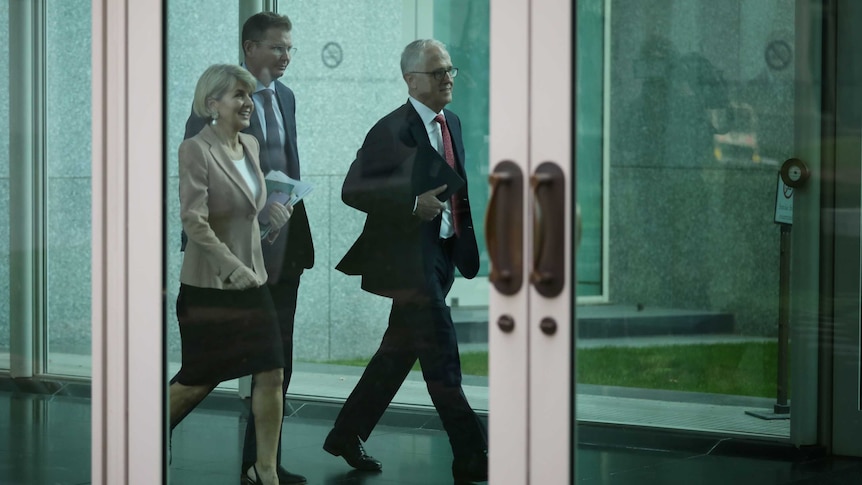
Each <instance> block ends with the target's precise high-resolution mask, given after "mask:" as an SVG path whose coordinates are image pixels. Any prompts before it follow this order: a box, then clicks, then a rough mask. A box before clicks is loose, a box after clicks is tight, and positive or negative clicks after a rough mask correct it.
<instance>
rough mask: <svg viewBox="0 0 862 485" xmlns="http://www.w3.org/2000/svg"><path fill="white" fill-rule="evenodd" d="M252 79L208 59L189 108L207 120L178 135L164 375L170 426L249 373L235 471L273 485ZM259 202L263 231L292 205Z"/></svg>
mask: <svg viewBox="0 0 862 485" xmlns="http://www.w3.org/2000/svg"><path fill="white" fill-rule="evenodd" d="M255 85H256V81H255V79H254V77H252V76H251V74H250V73H249V72H248V71H246V70H245V69H243V68H242V67H239V66H234V65H229V64H219V65H214V66H211V67H210V68H208V69H207V70H206V71H205V72H204V74H203V75H202V76H201V78H200V79H199V80H198V84H197V87H196V89H195V100H194V105H193V109H194V111H195V113H196V114H198V115H199V116H202V117H206V118H208V119H209V120H210V123H209V124H208V125H206V126H204V128H203V129H202V130H201V131H200V133H198V134H197V135H195V136H194V137H192V138H189V139H187V140H185V141H184V142H183V143H182V144H181V145H180V149H179V186H180V217H181V218H182V223H183V229H184V230H185V233H186V234H187V235H188V243H187V245H186V248H185V255H184V256H183V265H182V269H181V271H180V292H179V296H178V298H177V318H178V320H179V325H180V336H181V339H182V368H181V369H180V371H179V372H178V373H177V375H176V376H175V377H174V378H173V379H172V380H171V387H170V408H171V411H170V412H171V429H173V427H174V426H176V425H177V424H179V421H180V420H182V418H183V417H185V416H186V415H187V414H188V413H189V412H190V411H191V410H192V409H193V408H194V407H195V406H196V405H197V404H198V403H200V401H201V400H202V399H203V398H204V397H205V396H206V395H207V394H209V392H210V391H212V389H214V388H215V386H216V385H217V384H218V383H219V382H221V381H224V380H228V379H233V378H237V377H240V376H244V375H249V374H251V375H252V376H253V379H254V386H253V388H252V389H253V391H252V396H251V406H252V410H253V412H254V419H255V428H256V429H257V430H258V432H257V462H256V463H255V464H254V466H253V467H252V468H250V469H249V471H248V472H247V473H246V474H244V475H243V477H242V480H243V483H247V484H267V485H275V484H277V483H278V477H277V474H276V449H277V445H278V437H279V430H280V428H281V418H282V406H283V400H282V395H281V385H282V369H283V367H284V357H283V352H282V349H281V337H280V333H279V329H278V325H277V321H276V316H275V309H274V307H273V303H272V299H271V297H270V295H269V291H268V289H267V287H266V285H264V283H265V282H266V279H267V274H266V269H264V263H263V254H262V252H261V228H260V225H259V223H258V215H259V213H260V212H261V210H262V209H263V208H264V206H265V205H266V201H267V194H266V186H265V183H264V179H263V173H262V172H261V170H260V162H259V158H258V155H259V147H258V142H257V139H256V138H254V137H253V136H251V135H246V134H244V133H240V131H241V130H243V129H245V128H247V127H248V126H249V120H250V117H251V115H252V112H253V111H254V104H253V103H252V101H251V93H252V92H253V91H254V87H255ZM267 212H268V224H269V225H268V226H266V227H265V228H264V231H265V232H266V233H269V234H270V235H275V234H277V232H278V229H279V228H280V227H281V226H282V225H284V223H285V222H287V220H288V218H289V217H290V213H291V208H289V207H285V206H284V205H281V204H278V203H270V204H269V206H268V207H267ZM268 239H269V238H268ZM263 244H267V242H264V243H263Z"/></svg>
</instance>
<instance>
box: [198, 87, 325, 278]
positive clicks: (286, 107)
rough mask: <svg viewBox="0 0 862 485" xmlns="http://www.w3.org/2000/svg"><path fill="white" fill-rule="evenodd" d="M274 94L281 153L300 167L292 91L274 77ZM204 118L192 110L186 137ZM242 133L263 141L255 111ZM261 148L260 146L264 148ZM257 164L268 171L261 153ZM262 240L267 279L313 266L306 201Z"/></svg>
mask: <svg viewBox="0 0 862 485" xmlns="http://www.w3.org/2000/svg"><path fill="white" fill-rule="evenodd" d="M274 85H275V98H276V100H277V101H278V106H279V109H280V110H281V117H282V119H283V120H284V134H285V140H284V153H285V155H286V156H287V166H288V167H291V166H293V167H297V172H298V171H299V170H298V167H299V153H298V151H297V148H296V98H295V97H294V95H293V91H292V90H291V89H290V88H288V87H287V86H285V85H284V84H283V83H282V82H281V81H278V80H276V81H275V83H274ZM205 124H206V120H204V119H203V118H201V117H199V116H196V115H195V114H194V113H192V114H191V115H190V116H189V119H188V121H187V122H186V133H185V138H190V137H192V136H194V135H196V134H197V133H198V132H200V131H201V128H203V127H204V125H205ZM244 133H248V134H250V135H254V137H255V138H257V139H258V141H259V142H260V144H261V146H263V143H264V133H263V128H262V127H261V125H260V120H259V119H258V113H253V114H252V116H251V125H250V126H249V127H248V129H246V130H244ZM263 151H264V150H261V152H263ZM260 168H261V170H262V171H263V173H264V174H266V173H268V172H269V171H270V170H271V168H270V167H269V163H268V160H266V159H265V157H264V155H263V153H261V161H260ZM288 175H290V176H291V177H294V178H297V179H298V178H299V173H295V174H293V173H289V174H288ZM262 244H263V256H264V261H265V263H266V270H267V273H268V274H269V280H268V282H269V283H274V282H277V281H280V280H282V279H284V278H289V277H295V276H298V275H299V274H301V273H302V271H303V269H308V268H311V267H312V266H314V244H313V243H312V240H311V228H310V227H309V224H308V214H307V213H306V211H305V203H304V202H303V201H300V202H299V203H298V204H296V206H295V207H294V208H293V215H292V216H291V217H290V221H289V222H288V224H287V225H286V226H285V227H283V228H282V229H281V231H280V232H279V235H278V238H277V239H276V240H275V242H273V243H272V244H269V243H267V242H266V241H263V242H262Z"/></svg>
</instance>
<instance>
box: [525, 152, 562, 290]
mask: <svg viewBox="0 0 862 485" xmlns="http://www.w3.org/2000/svg"><path fill="white" fill-rule="evenodd" d="M530 187H532V189H533V270H532V271H531V273H530V282H531V283H532V284H533V286H534V287H535V288H536V291H538V292H539V294H541V295H542V296H544V297H547V298H553V297H555V296H557V295H559V294H560V293H562V291H563V283H564V280H565V274H566V273H565V271H566V270H565V267H564V262H565V254H564V249H565V236H566V235H565V228H566V224H565V212H566V211H565V177H564V175H563V170H562V169H561V168H560V167H559V166H558V165H557V164H555V163H552V162H543V163H542V164H541V165H539V166H538V167H537V168H536V171H535V173H534V174H533V175H532V176H531V177H530Z"/></svg>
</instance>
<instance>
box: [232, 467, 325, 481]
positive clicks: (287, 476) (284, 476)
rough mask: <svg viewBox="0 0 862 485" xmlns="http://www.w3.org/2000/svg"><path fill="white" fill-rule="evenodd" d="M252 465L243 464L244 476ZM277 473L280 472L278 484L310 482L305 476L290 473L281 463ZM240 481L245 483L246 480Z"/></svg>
mask: <svg viewBox="0 0 862 485" xmlns="http://www.w3.org/2000/svg"><path fill="white" fill-rule="evenodd" d="M251 466H252V464H251V463H243V464H242V477H245V476H246V473H247V472H248V469H249V468H251ZM276 473H278V485H303V484H305V483H308V480H306V479H305V477H304V476H302V475H297V474H296V473H290V472H289V471H287V470H286V469H285V468H284V467H283V466H281V465H279V466H278V468H277V469H276ZM240 483H243V484H244V482H240Z"/></svg>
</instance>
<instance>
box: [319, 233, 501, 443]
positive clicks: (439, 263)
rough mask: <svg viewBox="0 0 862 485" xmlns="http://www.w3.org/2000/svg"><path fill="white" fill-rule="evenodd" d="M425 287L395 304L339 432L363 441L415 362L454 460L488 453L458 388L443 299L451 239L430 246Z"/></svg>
mask: <svg viewBox="0 0 862 485" xmlns="http://www.w3.org/2000/svg"><path fill="white" fill-rule="evenodd" d="M430 246H431V250H430V253H431V254H426V261H427V263H426V275H428V276H427V278H426V279H427V284H428V287H427V288H426V289H425V291H423V292H421V293H422V294H420V295H419V297H418V298H411V299H400V300H393V302H392V310H391V312H390V314H389V326H388V328H387V330H386V332H385V333H384V335H383V341H382V342H381V344H380V347H379V349H378V350H377V353H375V354H374V357H372V359H371V361H370V362H369V363H368V366H367V367H366V368H365V372H364V373H363V374H362V377H361V378H360V379H359V382H358V383H357V385H356V387H355V388H354V389H353V392H351V394H350V396H349V397H348V398H347V401H345V403H344V407H342V409H341V412H340V413H339V415H338V417H337V418H336V420H335V430H336V432H337V433H339V434H344V435H354V436H359V437H360V438H361V439H362V440H363V441H365V440H367V439H368V437H369V435H370V434H371V431H372V430H373V429H374V427H375V426H376V425H377V423H378V421H379V420H380V418H381V417H382V416H383V412H384V411H385V410H386V408H387V407H388V406H389V403H390V402H391V401H392V398H393V397H394V396H395V393H396V392H398V389H399V388H400V387H401V384H402V383H403V382H404V379H405V378H406V377H407V374H408V373H409V372H410V369H411V368H412V367H413V365H414V364H415V363H416V360H417V359H418V360H419V363H420V365H421V367H422V376H423V378H424V379H425V384H426V387H427V389H428V393H429V394H430V396H431V401H432V402H433V403H434V407H435V409H436V410H437V414H438V415H439V416H440V420H441V421H442V423H443V427H444V429H445V430H446V433H447V434H448V435H449V443H450V445H451V446H452V452H453V454H454V456H455V458H456V459H458V458H464V457H470V456H471V455H473V454H474V453H478V452H481V451H484V450H487V447H488V445H487V443H488V438H487V431H486V430H485V427H484V425H483V424H482V422H481V421H480V420H479V417H478V416H477V415H476V413H475V412H474V411H473V409H472V408H470V405H469V403H468V402H467V398H466V397H465V396H464V391H463V389H462V387H461V360H460V357H459V355H458V342H457V339H456V335H455V327H454V325H453V323H452V315H451V311H450V309H449V307H448V306H447V305H446V295H447V294H448V293H449V290H450V289H451V287H452V283H453V281H454V271H455V269H454V265H453V264H452V260H451V251H452V244H451V241H450V240H440V241H438V242H437V243H435V244H430Z"/></svg>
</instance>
